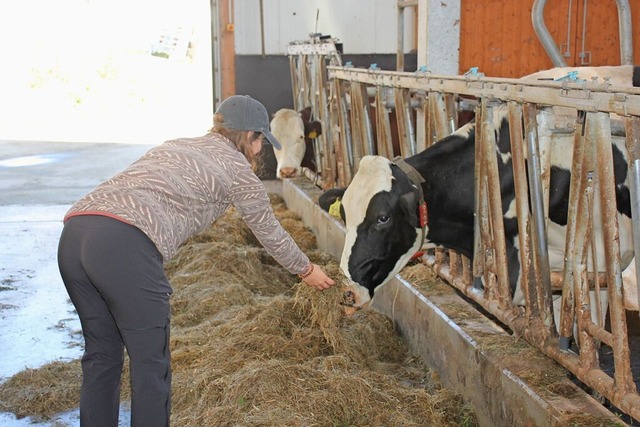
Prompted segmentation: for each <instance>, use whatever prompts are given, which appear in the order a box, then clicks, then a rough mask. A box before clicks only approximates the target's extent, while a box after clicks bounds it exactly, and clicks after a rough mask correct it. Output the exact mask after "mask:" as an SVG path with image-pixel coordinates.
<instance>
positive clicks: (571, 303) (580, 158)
mask: <svg viewBox="0 0 640 427" xmlns="http://www.w3.org/2000/svg"><path fill="white" fill-rule="evenodd" d="M584 125H585V113H584V112H583V111H578V115H577V117H576V126H575V131H574V137H573V163H572V165H571V184H570V186H569V205H568V207H567V234H566V240H565V250H564V253H565V256H564V274H563V280H562V300H561V308H560V313H561V314H560V325H559V331H560V333H559V335H560V336H559V346H560V349H562V350H567V349H568V348H569V339H570V337H571V336H572V335H573V325H574V322H575V311H574V310H575V294H574V286H575V281H576V280H580V277H575V276H574V274H573V272H574V269H573V265H574V262H575V259H574V257H575V250H574V249H576V248H577V246H576V231H577V228H576V227H577V216H578V215H583V216H584V215H585V212H579V211H578V203H579V199H580V196H581V194H582V193H583V189H582V188H581V181H582V174H583V170H582V169H583V168H582V166H583V163H584V156H585V149H584V147H585V143H586V142H585V141H584V140H583V137H584V129H585V128H584ZM581 231H582V232H584V230H581Z"/></svg>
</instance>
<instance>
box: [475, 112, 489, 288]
mask: <svg viewBox="0 0 640 427" xmlns="http://www.w3.org/2000/svg"><path fill="white" fill-rule="evenodd" d="M482 114H483V109H482V108H481V107H480V106H478V107H476V117H475V120H476V123H475V126H476V129H475V132H476V135H482V122H483V121H482ZM474 148H475V154H474V156H475V158H474V168H475V169H474V171H475V172H474V173H475V179H474V180H473V185H474V189H473V194H474V207H473V212H474V217H473V272H472V274H473V277H474V280H479V279H480V277H482V276H483V275H484V251H483V250H482V246H483V245H482V239H483V233H482V230H483V229H484V228H483V227H486V225H483V224H482V221H481V218H486V217H487V208H486V206H487V205H486V203H483V201H485V200H486V199H485V198H484V197H483V193H484V190H483V189H484V185H483V180H482V177H483V176H484V173H483V171H482V169H483V164H484V163H483V162H482V150H481V149H480V144H475V146H474ZM474 285H475V286H476V287H479V285H480V284H479V283H474Z"/></svg>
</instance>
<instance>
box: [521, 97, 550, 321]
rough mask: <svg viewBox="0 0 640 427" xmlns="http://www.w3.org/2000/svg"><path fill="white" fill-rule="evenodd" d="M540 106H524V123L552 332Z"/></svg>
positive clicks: (536, 244) (542, 300)
mask: <svg viewBox="0 0 640 427" xmlns="http://www.w3.org/2000/svg"><path fill="white" fill-rule="evenodd" d="M536 116H537V114H536V106H535V105H533V104H530V103H524V119H525V121H524V122H525V126H524V128H525V131H526V142H527V158H528V159H529V168H528V175H529V185H530V187H531V190H530V195H531V205H532V211H533V217H532V223H531V224H532V243H533V244H532V247H533V249H534V251H533V260H534V266H535V268H534V271H535V278H536V281H535V282H536V284H537V289H538V291H537V298H538V307H539V308H540V316H541V319H542V321H543V324H544V325H545V327H547V328H549V330H551V326H552V323H553V316H552V307H551V305H552V304H551V279H550V275H549V272H550V268H549V251H548V247H547V235H546V229H545V213H544V211H545V209H544V200H543V189H542V188H543V184H542V178H541V176H540V174H541V168H542V166H541V160H540V151H539V143H538V126H537V120H536Z"/></svg>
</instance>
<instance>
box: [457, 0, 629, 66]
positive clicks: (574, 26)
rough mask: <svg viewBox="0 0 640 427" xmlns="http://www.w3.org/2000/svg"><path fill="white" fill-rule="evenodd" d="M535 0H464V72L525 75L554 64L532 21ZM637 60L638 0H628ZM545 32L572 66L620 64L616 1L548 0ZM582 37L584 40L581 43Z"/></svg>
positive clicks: (462, 51)
mask: <svg viewBox="0 0 640 427" xmlns="http://www.w3.org/2000/svg"><path fill="white" fill-rule="evenodd" d="M533 3H534V0H507V1H504V0H461V16H460V20H461V25H460V73H465V72H466V71H467V70H469V68H471V67H478V68H479V70H480V71H481V72H483V73H485V74H486V75H487V76H495V77H521V76H523V75H526V74H530V73H533V72H535V71H539V70H543V69H547V68H552V67H553V63H552V61H551V59H550V58H549V55H548V54H547V52H546V51H545V49H544V47H543V46H542V43H540V40H539V39H538V37H537V35H536V33H535V31H534V29H533V23H532V20H531V9H532V7H533ZM630 5H631V14H632V26H633V25H634V24H635V26H634V27H633V29H632V30H633V41H634V43H633V45H634V59H636V61H638V58H640V42H638V39H639V38H640V0H630ZM544 22H545V25H546V27H547V30H548V31H549V33H550V34H551V36H552V37H553V39H554V41H555V43H556V45H557V46H558V48H559V49H560V52H561V53H562V55H563V58H564V60H565V62H566V64H567V65H569V66H579V65H617V64H620V43H619V30H618V8H617V6H616V2H615V0H548V1H547V3H546V5H545V9H544ZM583 41H584V43H583Z"/></svg>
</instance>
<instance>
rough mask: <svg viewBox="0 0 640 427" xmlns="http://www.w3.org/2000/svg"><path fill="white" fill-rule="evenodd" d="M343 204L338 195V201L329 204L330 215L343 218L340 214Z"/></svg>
mask: <svg viewBox="0 0 640 427" xmlns="http://www.w3.org/2000/svg"><path fill="white" fill-rule="evenodd" d="M341 204H342V202H341V201H340V197H338V198H337V199H336V201H335V202H333V204H332V205H331V206H329V215H331V216H335V217H336V218H340V219H342V217H341V216H340V205H341Z"/></svg>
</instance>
